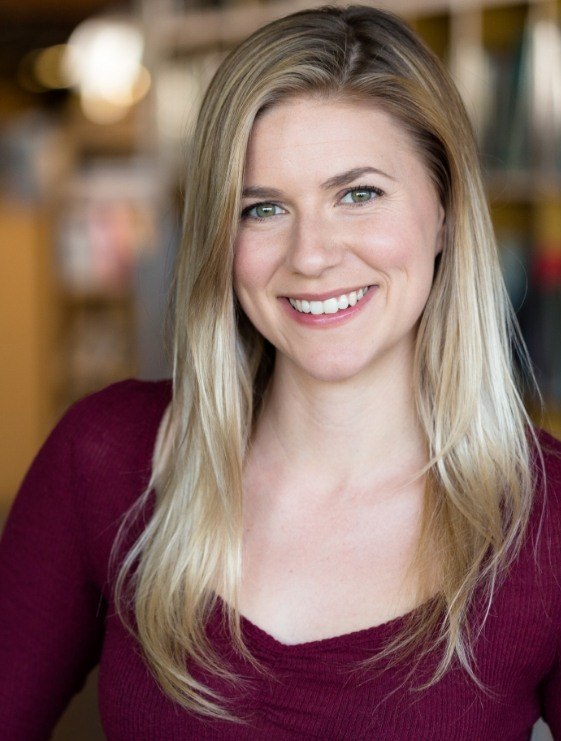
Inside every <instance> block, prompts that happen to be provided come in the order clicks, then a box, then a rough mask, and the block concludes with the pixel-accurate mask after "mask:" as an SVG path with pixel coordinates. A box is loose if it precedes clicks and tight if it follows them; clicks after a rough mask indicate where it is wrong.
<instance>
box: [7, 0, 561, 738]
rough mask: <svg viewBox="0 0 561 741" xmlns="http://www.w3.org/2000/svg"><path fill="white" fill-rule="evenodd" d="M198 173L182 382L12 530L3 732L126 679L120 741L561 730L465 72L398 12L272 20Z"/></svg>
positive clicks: (179, 365) (115, 726)
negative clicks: (86, 681)
mask: <svg viewBox="0 0 561 741" xmlns="http://www.w3.org/2000/svg"><path fill="white" fill-rule="evenodd" d="M189 169H190V172H191V173H192V177H191V180H190V182H189V184H188V187H187V192H186V203H185V219H184V225H185V230H184V238H183V243H182V247H181V250H180V255H179V259H178V263H177V266H176V271H175V278H174V285H173V300H174V305H173V311H174V338H173V348H174V377H173V382H172V384H171V385H170V384H168V383H156V384H150V383H145V382H135V381H129V382H125V383H123V384H119V385H116V386H113V387H111V388H109V389H106V390H104V391H102V392H100V393H99V394H97V395H95V396H92V397H89V398H87V399H85V400H83V401H82V402H80V403H78V404H77V405H76V406H75V407H74V408H73V409H72V410H71V411H70V412H69V413H68V415H67V416H66V417H65V418H64V419H63V420H62V422H61V423H60V424H59V426H58V427H57V428H56V429H55V431H54V432H53V434H52V436H51V438H50V439H49V440H48V442H47V443H46V445H45V447H44V448H43V449H42V451H41V452H40V454H39V456H38V457H37V459H36V461H35V463H34V465H33V467H32V469H31V471H30V472H29V474H28V477H27V479H26V481H25V482H24V485H23V487H22V491H21V492H20V495H19V497H18V499H17V502H16V505H15V508H14V511H13V513H12V515H11V518H10V520H9V522H8V525H7V527H6V531H5V536H4V540H3V542H2V546H1V549H0V582H2V583H3V592H2V593H0V594H1V595H2V596H1V597H0V632H1V633H2V634H3V635H4V636H5V637H7V636H9V640H8V639H7V638H5V640H3V641H2V642H0V667H2V668H4V667H9V668H10V669H9V671H8V672H6V670H5V669H4V675H0V698H4V699H5V700H6V698H9V701H4V702H3V704H0V722H1V724H2V729H3V733H4V734H5V735H6V737H9V738H10V739H12V740H13V741H17V740H18V739H21V740H22V741H24V740H25V741H29V739H34V738H37V739H40V738H44V737H46V736H48V734H49V730H50V728H51V727H52V724H53V722H54V719H55V718H56V716H57V714H58V713H59V712H60V709H61V708H62V707H63V706H64V704H65V703H66V702H67V701H68V697H69V696H70V695H71V694H72V692H73V691H74V690H75V689H76V687H79V686H80V683H81V682H82V681H83V676H84V674H85V673H86V672H87V670H88V669H89V667H90V666H91V665H92V664H93V663H95V662H96V661H98V660H100V662H101V671H100V697H101V711H102V718H103V723H104V727H105V732H106V734H107V737H108V738H109V739H111V741H114V740H121V741H125V740H127V741H130V740H132V739H134V741H142V740H143V739H146V741H148V739H149V740H150V741H154V740H155V739H166V741H168V740H169V739H174V738H197V739H199V738H200V739H204V738H209V739H210V738H212V739H247V740H249V739H262V738H265V737H271V738H275V739H276V738H279V739H302V738H322V739H342V738H348V739H357V738H364V739H366V738H368V739H381V738H382V739H410V738H411V736H412V734H413V735H414V736H415V738H419V739H431V740H432V739H450V738H455V739H465V740H466V741H468V739H469V741H473V739H489V740H491V739H499V738H500V739H520V740H521V739H528V738H529V736H530V733H531V728H532V725H533V723H534V721H535V720H536V719H537V718H538V717H539V715H540V713H543V714H544V715H545V717H546V719H547V720H548V722H549V723H550V725H551V727H552V730H553V731H554V733H556V734H557V735H560V736H561V701H560V699H559V698H560V697H561V663H560V656H561V652H560V650H559V649H560V645H559V640H560V639H559V636H560V635H561V589H560V587H559V579H558V574H559V570H560V569H561V527H560V525H559V523H561V463H560V461H561V446H560V445H559V443H557V442H556V441H554V440H553V439H551V438H549V437H548V436H547V435H545V433H542V432H541V431H538V430H535V429H534V428H533V427H532V425H531V424H530V422H529V419H528V417H527V415H526V412H525V410H524V406H523V404H522V401H521V397H520V393H519V391H518V387H517V384H516V374H515V372H514V369H513V362H512V358H511V348H512V344H513V341H514V343H515V344H516V343H517V342H518V332H517V329H516V323H515V320H514V318H513V315H512V310H511V308H510V305H509V304H508V300H507V298H506V293H505V290H504V286H503V282H502V278H501V274H500V270H499V267H498V261H497V254H496V247H495V242H494V237H493V232H492V229H491V224H490V219H489V214H488V209H487V204H486V201H485V196H484V191H483V187H482V184H481V176H480V170H479V165H478V158H477V151H476V147H475V144H474V138H473V135H472V131H471V128H470V125H469V122H468V119H467V116H466V113H465V110H464V107H463V105H462V102H461V100H460V97H459V95H458V93H457V91H456V89H455V88H454V85H453V84H452V82H451V80H450V79H449V77H448V76H447V74H446V73H445V71H444V70H443V69H442V67H441V65H440V63H439V62H438V61H437V59H436V58H435V57H434V56H433V55H432V54H431V53H430V52H429V51H428V50H427V49H426V48H425V47H424V45H423V44H422V42H421V41H420V40H419V39H418V38H417V37H416V36H415V35H414V34H413V33H412V32H411V31H410V29H409V28H408V27H407V26H406V25H405V24H404V23H403V22H402V21H400V20H399V19H397V18H396V17H394V16H393V15H391V14H389V13H385V12H382V11H378V10H375V9H372V8H365V7H359V6H357V7H350V8H346V9H339V8H332V7H330V8H323V9H319V10H310V11H305V12H302V13H297V14H295V15H292V16H289V17H287V18H285V19H282V20H280V21H276V22H274V23H272V24H270V25H268V26H266V27H264V28H263V29H261V30H260V31H258V32H257V33H256V34H254V35H253V36H252V37H250V38H249V39H248V40H247V41H246V42H244V43H243V44H242V45H241V46H240V47H239V48H238V49H237V50H235V51H234V52H232V54H231V55H230V56H229V57H228V58H227V59H226V60H225V62H224V63H223V65H222V66H221V67H220V69H219V70H218V72H217V74H216V76H215V78H214V80H213V81H212V83H211V85H210V88H209V90H208V92H207V95H206V97H205V100H204V102H203V105H202V109H201V112H200V116H199V119H198V126H197V130H196V135H195V139H194V142H193V147H192V151H191V153H190V162H189ZM518 346H519V351H520V358H522V359H524V358H525V357H526V356H525V353H524V349H523V347H522V346H521V344H520V343H519V344H518ZM119 525H120V526H119ZM53 616H54V617H53ZM0 703H1V700H0ZM412 729H414V730H412Z"/></svg>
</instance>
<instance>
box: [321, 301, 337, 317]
mask: <svg viewBox="0 0 561 741" xmlns="http://www.w3.org/2000/svg"><path fill="white" fill-rule="evenodd" d="M338 311H339V304H338V301H337V299H336V298H328V299H327V301H324V302H323V313H324V314H336V313H337V312H338Z"/></svg>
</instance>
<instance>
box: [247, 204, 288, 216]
mask: <svg viewBox="0 0 561 741" xmlns="http://www.w3.org/2000/svg"><path fill="white" fill-rule="evenodd" d="M282 212H283V211H282V209H281V207H280V206H277V204H276V203H256V204H255V205H254V206H249V207H248V208H245V209H244V210H243V212H242V216H243V217H246V218H249V219H268V218H269V217H270V216H277V215H278V214H281V213H282Z"/></svg>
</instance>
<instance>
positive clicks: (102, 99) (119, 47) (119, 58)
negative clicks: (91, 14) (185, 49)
mask: <svg viewBox="0 0 561 741" xmlns="http://www.w3.org/2000/svg"><path fill="white" fill-rule="evenodd" d="M143 50H144V40H143V37H142V34H141V32H140V31H139V29H138V28H137V27H136V26H135V25H134V24H133V23H132V22H131V21H128V20H123V19H118V18H96V19H90V20H86V21H84V22H83V23H81V24H80V25H79V26H78V27H77V28H76V30H75V31H74V32H73V34H72V36H71V37H70V40H69V42H68V46H67V51H66V54H65V60H64V67H65V70H66V73H67V74H68V77H69V79H70V80H71V81H72V85H73V86H75V87H76V88H77V89H78V91H79V93H80V98H81V102H82V110H83V111H84V113H85V115H86V116H87V117H88V118H90V119H91V120H93V121H95V122H96V123H116V122H117V121H119V120H121V119H122V118H124V117H125V116H126V114H127V112H128V110H129V108H130V107H131V106H132V105H134V104H135V103H137V102H138V101H139V100H141V99H142V98H143V97H144V95H146V93H147V92H148V89H149V87H150V75H149V73H148V71H147V70H146V68H145V67H143V66H142V64H141V61H142V53H143Z"/></svg>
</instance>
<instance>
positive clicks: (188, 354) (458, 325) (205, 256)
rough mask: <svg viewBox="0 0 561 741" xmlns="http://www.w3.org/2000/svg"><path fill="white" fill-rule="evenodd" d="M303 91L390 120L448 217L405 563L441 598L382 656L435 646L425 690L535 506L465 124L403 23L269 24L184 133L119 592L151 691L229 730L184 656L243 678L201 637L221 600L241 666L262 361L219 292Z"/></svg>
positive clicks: (424, 363)
mask: <svg viewBox="0 0 561 741" xmlns="http://www.w3.org/2000/svg"><path fill="white" fill-rule="evenodd" d="M297 96H320V97H328V98H333V99H338V100H347V101H353V100H357V101H365V100H366V101H370V102H371V103H372V105H373V106H374V107H378V108H381V109H384V110H385V111H386V112H388V113H389V114H390V115H391V116H392V117H393V118H394V119H395V121H396V122H397V124H398V125H401V126H402V127H404V128H405V130H406V131H407V132H408V133H409V135H410V137H411V138H412V141H413V142H414V144H415V146H416V148H417V151H418V153H419V155H420V156H421V157H422V159H423V161H424V162H425V164H426V167H427V169H428V172H429V173H430V176H431V177H432V179H433V181H434V184H435V187H436V189H437V192H438V194H439V196H440V199H441V202H442V204H443V207H444V211H445V240H444V248H443V251H442V254H441V256H440V257H439V258H438V265H437V270H436V274H435V279H434V284H433V287H432V290H431V294H430V297H429V300H428V303H427V305H426V308H425V310H424V313H423V316H422V319H421V322H420V327H419V330H418V336H417V345H416V356H415V375H414V377H415V383H416V388H415V393H416V404H417V411H418V416H419V419H420V423H421V425H422V428H423V430H424V434H425V436H426V445H427V450H428V452H429V463H428V464H427V466H426V469H425V470H424V471H423V473H424V474H426V480H427V485H426V494H425V504H424V515H423V523H422V531H421V536H420V542H419V544H418V550H417V558H416V562H415V567H416V568H418V569H419V573H420V574H421V575H422V574H423V573H427V572H426V569H427V568H430V567H431V564H432V565H436V566H437V567H438V570H439V571H438V573H439V574H440V579H439V592H438V595H437V597H436V598H434V599H431V600H428V601H427V602H426V603H424V605H423V607H422V608H420V609H419V610H416V611H414V613H412V618H411V620H410V621H409V622H408V623H407V626H406V630H404V631H403V632H402V633H401V634H400V635H399V636H398V637H397V639H395V640H394V641H393V642H392V643H391V644H389V645H388V646H387V647H386V650H385V655H387V654H392V655H393V656H394V657H395V660H399V659H400V657H401V656H403V655H405V654H407V653H412V652H414V651H415V652H418V649H419V648H421V647H423V646H425V647H426V645H427V639H428V637H430V636H432V637H433V640H432V642H431V643H430V647H431V649H432V650H437V649H438V651H439V654H438V655H439V657H441V658H440V660H439V664H438V669H437V671H436V673H435V675H434V677H433V678H432V680H431V682H430V683H432V682H436V681H438V679H439V678H440V677H441V676H442V674H443V673H444V672H446V671H447V670H448V669H449V668H450V666H451V663H452V661H453V660H457V661H459V662H460V664H461V665H462V666H463V667H464V668H465V669H466V670H467V671H468V672H469V673H470V674H471V675H472V676H473V677H474V678H475V679H476V677H475V676H474V673H473V668H472V663H471V653H470V647H471V642H470V637H469V636H470V635H471V636H473V628H474V626H472V625H470V624H469V621H468V613H469V608H470V606H471V605H472V603H473V599H474V595H475V593H476V590H477V592H478V594H481V593H482V594H484V595H485V597H486V599H487V603H488V604H490V601H491V599H492V596H493V591H494V588H495V586H496V584H497V580H498V579H499V578H500V576H501V574H502V573H504V570H505V568H506V567H507V566H508V565H509V564H510V563H511V561H512V559H513V558H514V557H515V555H516V554H517V552H518V549H519V547H520V544H521V540H522V537H523V535H524V532H525V527H526V524H527V521H528V517H529V512H530V508H531V503H532V490H533V477H532V470H531V464H530V446H531V442H532V438H531V432H530V430H531V426H530V423H529V420H528V418H527V415H526V412H525V410H524V406H523V403H522V401H521V398H520V394H519V391H518V390H517V385H516V383H515V378H514V371H513V362H512V357H511V351H512V350H511V348H512V341H513V338H514V340H515V341H518V342H519V336H518V330H517V325H516V322H515V320H514V318H513V314H512V310H511V308H510V304H509V302H508V299H507V296H506V292H505V288H504V284H503V281H502V277H501V274H500V269H499V265H498V260H497V250H496V244H495V240H494V236H493V229H492V225H491V221H490V217H489V211H488V206H487V203H486V198H485V194H484V189H483V186H482V179H481V173H480V167H479V160H478V153H477V148H476V144H475V141H474V137H473V133H472V129H471V126H470V123H469V121H468V118H467V115H466V112H465V109H464V106H463V104H462V102H461V99H460V97H459V94H458V92H457V90H456V88H455V86H454V84H453V83H452V81H451V79H450V77H449V75H448V74H447V72H446V71H445V69H444V68H443V67H442V65H441V64H440V62H439V61H438V59H437V58H436V57H435V56H434V54H433V53H432V52H431V51H429V50H428V49H427V47H426V46H425V45H424V44H423V43H422V42H421V41H420V40H419V39H418V38H417V37H416V36H415V34H414V33H413V32H412V31H411V30H410V29H409V27H408V26H407V25H406V24H405V23H404V22H403V21H401V20H400V19H398V18H397V17H395V16H393V15H392V14H390V13H387V12H383V11H380V10H375V9H373V8H367V7H360V6H354V7H349V8H345V9H342V8H334V7H325V8H321V9H318V10H309V11H304V12H301V13H296V14H294V15H291V16H288V17H286V18H283V19H281V20H279V21H275V22H273V23H271V24H269V25H267V26H265V27H264V28H262V29H260V30H259V31H257V32H256V33H255V34H253V35H252V36H251V37H250V38H249V39H248V40H247V41H245V42H244V43H243V44H241V46H240V47H239V48H237V49H236V50H235V51H233V52H232V53H231V54H230V55H229V56H228V57H227V59H226V60H225V61H224V63H223V64H222V65H221V67H220V68H219V70H218V72H217V73H216V75H215V77H214V79H213V80H212V82H211V84H210V87H209V89H208V91H207V93H206V97H205V99H204V101H203V104H202V108H201V111H200V115H199V118H198V123H197V126H196V130H195V133H194V141H193V145H192V150H191V154H190V158H189V162H188V169H189V176H188V184H187V191H186V203H185V221H184V237H183V243H182V248H181V251H180V255H179V259H178V263H177V266H176V274H175V280H174V285H173V305H174V335H173V342H174V344H173V348H174V356H173V400H172V402H171V405H170V407H169V408H168V410H167V413H166V416H165V418H164V421H163V423H162V426H161V428H160V434H159V438H158V442H157V445H156V450H155V453H154V459H153V475H152V480H151V482H150V489H154V490H155V491H156V493H157V495H156V503H155V509H154V513H153V516H152V517H151V519H150V521H149V523H148V525H147V527H146V529H145V530H144V532H143V533H142V535H141V536H140V538H139V539H138V540H137V542H136V544H135V545H134V547H133V548H132V550H130V551H129V553H128V556H127V557H126V558H125V560H124V562H123V563H122V565H121V570H120V575H119V579H118V583H117V599H118V604H120V605H121V609H122V614H123V616H124V615H125V613H126V611H127V610H128V609H129V607H130V604H131V603H132V605H133V608H134V624H135V631H136V635H137V636H138V639H139V641H140V643H141V645H142V647H143V650H144V654H145V657H146V660H147V662H148V665H149V666H150V668H151V670H152V672H153V673H154V676H155V677H156V679H157V681H158V682H159V683H160V685H161V687H162V688H163V690H164V691H165V692H166V693H167V694H168V695H169V696H170V697H172V698H173V699H174V700H176V701H177V702H179V703H180V704H181V705H183V706H184V707H185V708H188V709H190V710H192V711H195V712H199V713H202V714H204V715H208V716H214V717H222V718H225V717H228V718H231V717H232V716H231V715H230V714H229V712H228V710H227V708H226V707H225V706H224V703H223V702H222V699H221V698H219V697H217V696H216V695H215V693H213V692H212V691H211V690H210V689H209V688H208V687H205V686H204V685H202V684H201V683H200V682H198V681H197V680H196V679H195V678H194V677H193V676H192V675H191V674H190V673H189V671H188V669H187V668H186V666H187V664H186V661H185V659H186V657H190V658H191V659H192V660H194V661H195V662H197V663H198V664H199V665H201V666H203V667H205V668H206V669H208V670H210V671H212V672H215V673H217V674H219V675H220V676H222V677H225V678H230V679H232V681H236V678H235V677H234V676H232V675H231V674H230V673H229V671H228V668H227V667H225V666H223V665H222V664H221V662H220V661H219V659H218V657H217V656H216V654H215V653H214V652H213V650H212V646H211V645H209V642H208V641H207V640H206V637H205V631H204V626H205V621H206V619H207V618H208V615H209V614H210V611H211V610H212V609H213V608H214V607H216V604H217V597H216V595H217V594H220V595H221V596H222V597H223V600H224V602H223V604H224V605H226V617H227V624H228V626H229V629H230V631H231V635H232V641H233V644H234V646H235V647H236V649H237V650H239V651H240V652H241V653H242V654H243V655H244V656H246V657H247V658H248V659H249V660H252V657H251V656H250V654H249V651H248V650H247V648H246V647H245V645H244V642H243V636H242V634H241V630H240V620H239V613H238V610H237V590H238V585H239V583H240V576H241V571H242V557H241V553H242V547H241V541H242V527H241V522H242V470H243V464H244V457H245V453H246V449H247V445H248V442H249V440H250V436H251V432H252V425H253V421H254V416H255V410H256V408H257V406H258V402H259V399H260V398H261V395H262V392H263V390H264V388H265V387H266V385H267V382H268V379H269V377H270V374H271V370H272V363H273V357H272V352H271V348H270V346H268V345H267V343H265V342H264V340H263V338H262V337H261V336H260V335H259V334H258V333H257V331H256V330H255V329H254V328H253V327H252V326H251V325H250V324H249V322H248V321H247V319H246V318H245V316H244V315H243V313H242V312H240V311H239V310H238V308H237V306H236V300H235V296H234V292H233V287H232V263H233V245H234V241H235V237H236V233H237V228H238V222H239V214H240V194H241V190H242V180H243V171H244V161H245V156H246V150H247V144H248V139H249V136H250V132H251V130H252V126H253V123H254V121H255V119H256V117H257V116H259V115H260V113H261V112H263V111H264V110H266V109H267V108H269V107H271V106H274V105H276V104H278V103H279V102H281V101H283V100H286V99H289V98H294V97H297ZM520 347H521V348H522V350H521V352H522V354H523V355H524V349H523V346H522V345H521V344H520ZM524 357H525V356H524ZM148 497H149V491H147V492H146V493H145V495H144V497H143V499H141V500H140V501H139V503H138V509H139V510H140V509H142V508H143V507H144V506H145V505H146V502H147V499H148ZM127 599H129V602H128V603H127ZM468 628H469V630H468ZM435 635H436V638H434V636H435ZM375 661H376V657H373V658H372V662H375ZM476 681H477V679H476Z"/></svg>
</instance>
